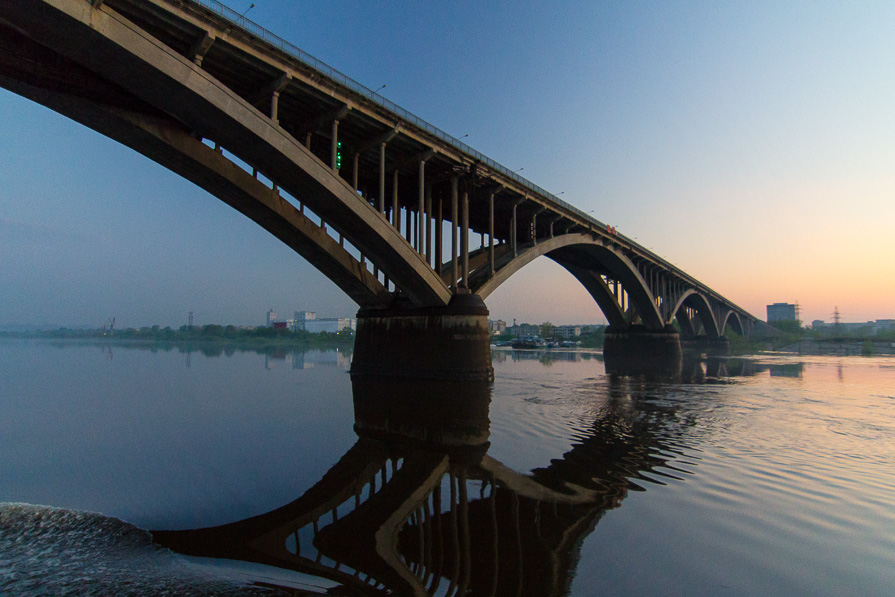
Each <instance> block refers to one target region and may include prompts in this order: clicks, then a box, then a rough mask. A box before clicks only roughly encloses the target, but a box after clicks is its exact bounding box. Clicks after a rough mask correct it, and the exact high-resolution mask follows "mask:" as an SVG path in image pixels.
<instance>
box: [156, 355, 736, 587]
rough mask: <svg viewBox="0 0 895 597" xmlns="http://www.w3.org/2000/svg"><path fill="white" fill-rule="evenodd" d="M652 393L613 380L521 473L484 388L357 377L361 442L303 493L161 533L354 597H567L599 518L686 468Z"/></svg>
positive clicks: (673, 430) (669, 421)
mask: <svg viewBox="0 0 895 597" xmlns="http://www.w3.org/2000/svg"><path fill="white" fill-rule="evenodd" d="M710 368H711V367H710ZM697 370H698V371H699V373H694V374H693V375H692V377H691V379H692V380H694V381H699V380H700V379H704V378H705V377H706V375H707V370H706V367H705V365H704V364H695V365H694V366H693V368H692V371H694V372H695V371H697ZM744 372H745V373H747V374H748V373H749V371H744ZM709 373H715V374H718V373H719V371H718V370H716V371H709ZM651 387H652V386H651V385H650V383H649V382H648V381H645V380H642V379H641V380H637V379H632V378H612V379H611V380H610V381H609V387H608V390H607V391H608V396H606V397H605V398H606V400H605V403H604V406H603V407H602V409H601V410H600V412H599V414H598V416H596V418H595V420H594V421H593V422H592V423H591V424H590V425H589V427H588V428H587V430H586V432H585V433H584V437H583V439H579V440H578V441H576V443H574V444H573V446H572V448H571V449H570V450H569V451H567V452H566V453H565V454H563V456H562V457H561V458H558V459H555V460H552V461H551V462H550V464H549V465H547V466H545V467H543V468H539V469H536V470H534V471H532V472H531V473H530V474H528V475H523V474H520V473H518V472H516V471H513V470H511V469H510V468H508V467H506V466H505V465H503V464H502V463H500V462H498V461H497V460H495V459H493V458H491V457H490V456H488V454H487V452H488V447H489V441H488V440H489V428H490V422H489V418H488V413H489V402H490V389H489V387H488V385H487V384H483V383H478V382H452V383H448V382H442V383H439V384H437V385H433V384H431V383H428V384H427V383H424V382H410V383H408V382H405V383H401V384H396V383H395V382H384V381H381V380H374V379H369V378H355V379H354V380H353V389H354V409H355V430H356V432H357V434H358V436H359V439H358V440H357V442H356V444H355V445H354V446H353V447H352V448H351V449H349V450H348V452H346V453H345V455H344V456H342V458H341V459H340V460H339V461H338V462H337V463H336V464H335V465H334V466H333V467H332V468H331V469H330V470H329V471H328V472H327V473H326V474H325V475H324V476H323V478H322V479H321V480H320V481H319V482H318V483H317V484H315V485H314V486H313V487H311V488H310V489H308V490H307V491H306V492H305V493H304V494H303V495H302V496H301V497H299V498H298V499H296V500H295V501H294V502H292V503H290V504H287V505H285V506H283V507H281V508H278V509H277V510H274V511H271V512H268V513H266V514H262V515H260V516H255V517H252V518H249V519H246V520H242V521H239V522H234V523H231V524H226V525H223V526H219V527H214V528H206V529H198V530H187V531H155V532H153V536H154V537H155V539H156V541H157V542H159V543H160V544H162V545H165V546H168V547H170V548H171V549H174V550H175V551H178V552H182V553H185V554H189V555H195V556H205V557H215V558H227V559H234V560H243V561H248V562H255V563H260V564H267V565H271V566H276V567H279V568H283V569H287V570H294V571H299V572H303V573H307V574H312V575H316V576H319V577H323V578H327V579H329V580H331V581H334V582H337V583H340V584H341V585H343V586H344V587H345V589H346V590H348V589H350V591H351V594H384V593H397V594H415V595H427V594H433V595H434V594H439V595H454V594H456V595H460V594H472V595H506V594H513V595H521V594H526V595H561V594H566V593H567V592H568V590H569V588H570V584H571V580H572V578H573V575H574V570H575V567H576V565H577V561H578V554H579V551H580V549H581V546H582V544H583V541H584V539H585V538H586V537H587V536H588V535H589V534H590V533H591V532H592V531H593V529H594V527H595V525H596V524H597V522H598V521H599V520H600V517H601V516H602V515H603V513H605V512H606V511H607V510H609V509H612V508H615V507H617V506H619V504H620V503H621V501H622V500H623V499H624V497H625V496H626V494H627V492H628V491H631V490H635V491H637V490H642V489H643V487H642V485H641V484H642V483H644V482H646V483H657V482H658V483H661V480H660V479H661V478H662V477H673V475H675V474H677V472H676V471H678V470H679V469H676V467H675V466H674V463H673V462H672V461H673V460H674V459H675V458H678V457H679V456H680V455H681V454H682V450H683V448H682V445H683V444H684V442H683V441H682V438H683V436H685V435H686V430H687V429H688V428H689V427H690V426H692V425H693V423H694V421H693V420H692V417H688V416H681V414H680V413H679V412H677V410H676V409H675V408H674V407H669V406H668V405H657V404H654V403H652V402H650V401H641V400H639V399H640V398H642V397H645V396H648V395H649V392H650V391H651V389H650V388H651ZM632 400H634V401H636V402H637V404H636V408H634V407H632V403H631V402H632ZM673 478H677V477H673Z"/></svg>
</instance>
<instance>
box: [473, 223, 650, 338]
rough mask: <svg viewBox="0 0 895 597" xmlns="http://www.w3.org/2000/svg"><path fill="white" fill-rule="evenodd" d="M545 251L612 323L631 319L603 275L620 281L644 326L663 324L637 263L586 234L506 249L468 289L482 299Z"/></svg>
mask: <svg viewBox="0 0 895 597" xmlns="http://www.w3.org/2000/svg"><path fill="white" fill-rule="evenodd" d="M544 255H546V256H547V257H549V258H550V259H552V260H554V261H555V262H557V263H558V264H560V265H561V266H563V267H564V268H566V269H567V270H568V271H569V272H570V273H571V274H572V275H573V276H575V277H576V278H577V279H578V280H579V281H580V282H581V283H582V284H583V285H584V287H585V288H586V289H587V291H588V292H589V293H590V294H591V296H593V297H594V300H595V301H596V302H597V305H599V307H600V309H601V310H602V311H603V313H604V315H605V316H606V319H607V320H608V321H609V322H610V323H611V324H614V325H618V326H623V327H624V326H627V325H628V324H630V323H631V321H630V316H629V315H626V314H625V312H624V310H623V309H622V307H621V305H620V304H619V303H618V300H617V299H616V298H615V296H614V295H613V293H612V291H611V290H610V289H609V287H608V286H607V285H606V283H605V281H603V279H602V278H601V276H602V275H606V276H608V277H610V278H612V279H614V280H618V281H620V282H621V284H622V287H623V288H624V290H625V292H626V293H627V294H628V297H629V300H630V303H631V304H632V305H633V306H634V309H635V310H636V314H637V316H639V317H640V320H641V321H642V323H643V325H644V326H646V327H647V328H649V329H654V330H660V329H663V328H664V327H665V321H664V320H663V318H662V316H661V314H660V313H659V309H658V308H657V306H656V300H655V298H654V297H653V295H652V293H651V292H650V289H649V288H648V286H647V284H646V283H645V281H644V280H643V278H642V277H641V276H640V273H639V272H638V270H637V267H636V266H635V265H634V264H633V263H632V262H631V260H630V259H628V258H627V257H626V256H625V255H623V254H622V253H620V252H618V251H615V250H614V249H613V248H611V247H608V246H605V245H604V244H603V242H602V241H600V240H596V239H594V238H593V237H592V236H591V235H588V234H582V233H570V234H564V235H561V236H555V237H552V238H547V239H543V240H539V241H538V242H537V243H536V244H534V243H530V244H527V245H525V246H523V247H521V251H519V252H518V253H517V255H515V256H513V255H512V253H511V252H506V253H504V255H503V258H502V259H501V260H500V261H499V262H498V263H497V264H496V266H497V269H496V271H495V273H494V275H490V271H487V272H480V271H476V272H474V273H473V275H472V276H470V289H471V290H472V291H473V292H475V293H476V294H478V295H479V296H481V297H482V298H483V299H484V298H486V297H487V296H488V295H489V294H491V293H492V292H494V290H495V289H496V288H497V287H499V286H500V285H501V284H503V283H504V282H506V281H507V280H508V279H509V278H510V277H511V276H512V275H513V274H515V273H516V272H518V271H519V270H520V269H522V268H523V267H525V266H526V265H528V264H529V263H531V262H532V261H534V260H535V259H537V258H538V257H541V256H544ZM481 269H485V268H484V267H483V268H480V270H481Z"/></svg>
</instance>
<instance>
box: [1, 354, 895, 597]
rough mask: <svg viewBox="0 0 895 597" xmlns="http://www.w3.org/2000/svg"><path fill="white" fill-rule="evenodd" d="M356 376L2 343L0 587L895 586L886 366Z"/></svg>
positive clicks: (660, 589) (149, 590) (892, 384)
mask: <svg viewBox="0 0 895 597" xmlns="http://www.w3.org/2000/svg"><path fill="white" fill-rule="evenodd" d="M349 365H350V355H346V354H345V353H339V352H308V353H304V354H269V355H265V354H259V353H253V352H229V353H224V354H220V353H218V352H216V351H209V353H208V354H203V353H201V352H193V353H189V354H187V353H184V352H181V351H180V350H178V349H171V350H157V351H152V350H148V349H136V348H123V347H120V346H116V345H112V346H99V345H84V344H76V343H68V344H65V343H52V342H48V341H33V340H32V341H24V340H5V341H0V502H3V503H2V504H0V594H25V595H27V594H34V595H43V594H64V593H66V592H71V593H72V594H90V593H93V594H110V593H117V594H135V595H137V594H139V595H142V594H163V593H168V594H197V595H207V594H221V595H231V594H232V595H236V594H253V593H258V594H264V593H266V592H268V591H270V590H274V589H271V587H289V588H293V589H303V590H309V591H316V592H324V591H327V590H329V591H330V592H334V593H335V592H339V591H343V592H341V593H339V594H348V593H347V592H344V591H345V589H339V588H338V586H339V585H344V586H346V587H350V588H351V589H352V590H353V591H355V592H354V593H351V594H377V591H378V592H385V591H391V592H395V593H410V592H413V591H417V592H429V593H433V594H439V595H444V594H462V593H464V592H466V593H469V594H486V595H490V594H497V595H503V594H513V595H516V594H519V595H535V594H536V595H548V594H556V595H564V594H571V595H603V594H607V595H685V594H686V595H693V594H698V595H717V594H730V595H756V594H775V595H846V594H848V595H892V594H895V359H892V358H887V357H880V358H860V357H795V356H793V357H781V356H765V355H762V356H754V357H749V358H748V359H731V360H728V361H724V362H721V363H719V362H709V363H693V364H688V365H687V366H686V367H685V374H684V376H683V377H682V379H681V380H676V381H673V382H672V381H648V380H644V379H635V378H610V377H609V376H607V375H605V373H604V369H603V364H602V362H601V361H600V359H599V358H598V355H597V354H593V353H587V352H581V353H551V354H545V353H536V352H522V351H516V352H513V351H509V352H495V354H494V367H495V373H496V377H497V379H496V381H495V383H494V384H493V386H478V385H475V386H470V385H453V386H448V387H446V386H444V385H440V386H432V385H422V384H406V383H405V384H394V383H392V384H384V383H360V382H355V383H352V380H351V377H350V376H349V375H348V374H347V369H348V367H349ZM408 405H410V406H408ZM196 529H205V530H199V531H197V530H196ZM149 531H152V534H150V533H149ZM163 546H164V547H163ZM169 548H171V549H169ZM172 550H173V551H172ZM184 554H186V555H184ZM293 594H294V593H293Z"/></svg>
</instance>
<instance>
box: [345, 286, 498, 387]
mask: <svg viewBox="0 0 895 597" xmlns="http://www.w3.org/2000/svg"><path fill="white" fill-rule="evenodd" d="M490 340H491V336H490V333H489V331H488V309H487V308H486V307H485V303H484V301H483V300H482V299H481V297H479V296H478V295H475V294H457V295H454V297H453V298H452V299H451V301H450V303H449V304H448V306H446V307H424V308H413V307H410V306H408V307H406V308H405V307H403V306H400V305H399V306H394V307H392V308H389V309H361V310H360V311H358V313H357V335H356V337H355V341H354V359H353V361H352V364H351V375H352V376H377V377H399V378H401V377H403V378H412V379H452V380H480V381H492V380H493V379H494V368H493V367H492V366H491V343H490Z"/></svg>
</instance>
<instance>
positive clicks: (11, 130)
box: [0, 0, 895, 327]
mask: <svg viewBox="0 0 895 597" xmlns="http://www.w3.org/2000/svg"><path fill="white" fill-rule="evenodd" d="M225 4H227V5H228V6H230V7H231V8H233V9H234V10H237V11H239V12H242V11H244V10H246V9H247V8H249V5H250V2H245V1H243V0H227V2H225ZM254 4H255V6H254V7H253V8H251V9H250V11H249V12H248V14H247V16H248V17H249V18H251V19H252V20H254V21H256V22H257V23H258V24H260V25H261V26H263V27H265V28H267V29H269V30H271V31H273V32H274V33H276V34H278V35H280V36H281V37H283V38H285V39H287V40H288V41H290V42H292V43H293V44H295V45H296V46H298V47H300V48H302V49H303V50H305V51H306V52H308V53H310V54H311V55H313V56H315V57H317V58H318V59H320V60H322V61H324V62H326V63H327V64H329V65H330V66H332V67H334V68H336V69H337V70H339V71H341V72H343V73H345V74H346V75H348V76H350V77H351V78H353V79H355V80H356V81H358V82H360V83H362V84H364V85H366V86H367V87H369V88H371V89H376V88H378V87H380V86H382V85H386V87H385V88H384V89H383V90H382V91H381V92H380V93H381V94H382V95H383V96H385V97H387V98H388V99H390V100H391V101H394V102H395V103H397V104H398V105H400V106H402V107H403V108H405V109H407V110H409V111H410V112H412V113H414V114H416V115H417V116H419V117H421V118H423V119H424V120H427V121H428V122H430V123H432V124H434V125H435V126H438V127H439V128H441V129H442V130H444V131H446V132H448V133H450V134H452V135H454V136H455V137H462V136H463V135H467V134H468V135H469V136H468V137H465V138H464V142H467V143H468V144H469V145H471V146H472V147H473V148H475V149H476V150H478V151H480V152H482V153H484V154H485V155H487V156H489V157H490V158H492V159H494V160H496V161H497V162H499V163H501V164H503V165H504V166H506V167H508V168H510V169H512V170H516V169H519V168H523V170H522V172H521V173H520V174H522V175H524V176H525V177H526V178H528V179H529V180H530V181H532V182H534V183H535V184H537V185H539V186H541V187H543V188H545V189H547V190H549V191H551V192H553V193H555V194H557V195H560V196H561V198H562V199H563V200H565V201H567V202H569V203H572V204H573V205H575V206H576V207H578V208H580V209H581V210H583V211H585V212H590V211H593V215H594V216H595V217H597V218H598V219H600V220H601V221H603V222H606V223H608V224H611V225H614V226H616V227H617V229H618V231H619V232H622V233H624V234H625V235H627V236H630V237H632V238H634V239H636V240H637V241H638V242H640V243H641V244H643V245H644V246H646V247H648V248H650V249H652V250H653V251H655V252H656V253H658V254H659V255H661V256H662V257H664V258H665V259H667V260H668V261H670V262H671V263H673V264H675V265H677V266H678V267H680V268H682V269H684V270H685V271H687V272H688V273H690V274H691V275H693V276H694V277H696V278H697V279H699V280H701V281H702V282H704V283H705V284H707V285H708V286H710V287H712V288H713V289H714V290H716V291H717V292H719V293H721V294H722V295H724V296H726V297H727V298H728V299H730V300H731V301H733V302H734V303H736V304H738V305H739V306H741V307H743V308H745V309H746V310H748V311H749V312H751V313H752V314H754V315H756V316H757V317H759V318H761V319H764V318H765V316H766V311H765V307H766V305H768V304H770V303H774V302H790V303H794V302H798V303H799V304H800V306H801V308H802V315H801V317H802V319H803V320H804V321H807V322H810V321H812V320H814V319H822V320H826V321H831V319H832V316H833V310H834V308H837V307H838V310H839V312H840V313H841V316H842V320H843V321H867V320H872V319H880V318H895V110H893V108H892V107H893V106H895V36H893V35H892V31H893V30H895V3H892V2H823V3H819V2H798V1H793V2H786V3H781V2H776V1H768V2H764V1H753V2H555V3H550V4H549V5H548V4H547V3H534V2H487V3H480V2H471V1H470V2H463V1H457V2H439V3H434V2H398V1H396V2H389V3H372V2H359V1H343V2H328V1H322V0H308V1H302V2H294V1H289V0H279V1H278V0H255V2H254ZM487 304H488V307H489V309H490V311H491V317H492V318H494V319H497V318H501V319H504V320H506V321H509V322H512V320H513V319H516V320H518V322H520V323H521V322H523V321H526V322H533V323H540V322H544V321H551V322H553V323H554V324H568V323H599V322H603V321H605V319H604V318H603V317H602V314H601V313H600V311H599V309H598V308H597V307H596V305H595V304H594V302H593V300H592V299H591V298H590V296H589V295H588V294H587V293H586V292H585V291H584V290H583V289H582V288H581V287H580V286H579V285H578V283H577V282H576V281H575V280H574V278H572V277H571V276H570V275H569V274H568V273H566V272H565V270H563V269H562V268H560V267H559V266H557V265H556V264H554V263H553V262H552V261H550V260H549V259H547V258H540V259H538V260H536V261H535V262H533V263H532V264H530V265H529V266H527V267H526V268H524V269H523V270H521V271H520V272H519V273H517V274H516V275H514V276H513V277H512V278H511V279H510V280H509V281H508V282H507V283H506V284H504V285H503V286H501V287H500V288H499V289H498V290H497V291H495V292H494V293H493V294H492V295H491V296H490V297H489V298H488V300H487ZM271 308H272V309H274V310H275V311H276V312H277V313H279V314H280V315H281V317H284V316H290V317H291V314H292V312H293V311H296V310H307V311H316V312H317V313H318V317H336V316H338V317H344V316H353V314H354V313H355V312H356V310H357V306H356V305H355V304H354V303H353V302H352V301H351V300H350V299H349V298H348V297H347V296H346V295H344V293H342V292H341V291H340V290H339V289H338V288H337V287H336V286H335V285H334V284H332V283H331V282H330V281H329V280H328V279H327V278H326V277H324V276H323V275H322V274H320V273H319V272H317V271H316V270H315V269H314V268H313V267H312V266H310V265H309V264H308V263H307V262H305V261H304V260H303V259H302V258H301V257H300V256H298V255H297V254H295V253H294V252H292V251H291V250H290V249H288V248H287V247H286V246H285V245H282V244H281V243H280V242H279V241H277V240H276V239H274V238H273V237H272V236H270V235H269V234H268V233H266V232H265V231H263V230H262V229H261V228H260V227H258V226H257V225H256V224H254V223H253V222H251V221H250V220H249V219H247V218H245V217H244V216H242V215H240V214H239V213H237V212H236V211H234V210H233V209H231V208H229V207H227V206H226V205H225V204H223V203H222V202H220V201H219V200H217V199H215V198H214V197H212V196H211V195H209V194H207V193H206V192H204V191H202V190H201V189H199V188H198V187H195V186H193V185H192V184H191V183H188V182H187V181H185V180H183V179H181V178H179V177H178V176H177V175H175V174H173V173H171V172H170V171H168V170H166V169H164V168H162V167H161V166H158V165H157V164H155V163H154V162H151V161H150V160H148V159H147V158H144V157H143V156H141V155H139V154H137V153H135V152H133V151H132V150H130V149H127V148H125V147H123V146H121V145H118V144H117V143H116V142H114V141H111V140H110V139H107V138H105V137H103V136H102V135H99V134H98V133H95V132H93V131H91V130H89V129H87V128H85V127H83V126H81V125H79V124H76V123H74V122H73V121H70V120H68V119H66V118H64V117H62V116H60V115H58V114H56V113H55V112H52V111H50V110H48V109H46V108H44V107H42V106H39V105H37V104H34V103H32V102H30V101H28V100H26V99H24V98H21V97H19V96H16V95H14V94H12V93H10V92H8V91H6V90H2V89H0V325H11V324H48V323H54V324H60V325H78V326H100V325H102V324H104V323H105V322H106V321H107V320H108V319H109V318H110V317H115V318H116V325H117V327H139V326H144V325H155V324H158V325H162V326H165V325H170V326H173V327H178V326H180V325H184V324H185V323H187V317H188V313H189V312H190V311H193V312H194V313H195V323H196V324H198V325H202V324H206V323H223V324H228V323H232V324H235V325H259V324H263V322H264V320H265V313H266V312H267V310H268V309H271Z"/></svg>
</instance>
